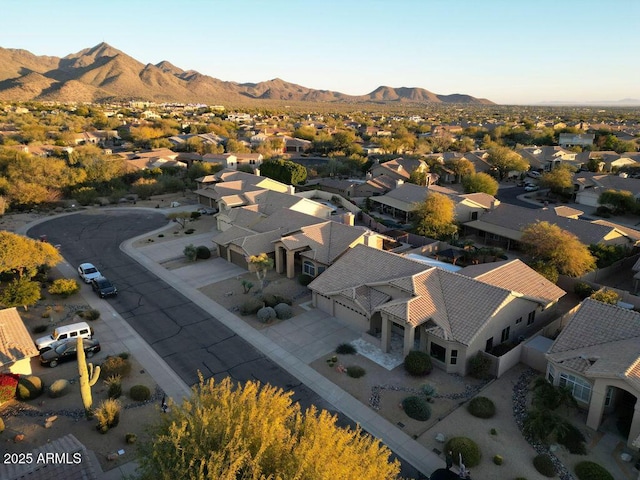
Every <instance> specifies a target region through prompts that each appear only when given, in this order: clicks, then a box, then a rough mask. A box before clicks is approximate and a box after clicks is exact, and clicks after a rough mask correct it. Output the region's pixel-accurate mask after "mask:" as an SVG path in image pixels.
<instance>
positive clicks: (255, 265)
mask: <svg viewBox="0 0 640 480" xmlns="http://www.w3.org/2000/svg"><path fill="white" fill-rule="evenodd" d="M247 263H248V264H249V268H251V270H253V271H254V272H255V273H256V277H258V281H259V282H260V290H262V289H263V288H264V279H265V278H266V277H267V272H268V271H269V270H271V269H272V268H273V259H272V258H271V257H269V256H268V255H267V254H266V253H261V254H259V255H251V256H250V257H249V259H248V261H247Z"/></svg>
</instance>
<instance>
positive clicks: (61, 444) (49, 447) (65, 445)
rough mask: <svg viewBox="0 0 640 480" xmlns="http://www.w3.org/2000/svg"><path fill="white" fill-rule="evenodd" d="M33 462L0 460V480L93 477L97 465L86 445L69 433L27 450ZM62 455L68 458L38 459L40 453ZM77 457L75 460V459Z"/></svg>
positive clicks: (88, 478) (95, 475) (81, 478)
mask: <svg viewBox="0 0 640 480" xmlns="http://www.w3.org/2000/svg"><path fill="white" fill-rule="evenodd" d="M30 453H31V454H32V458H33V459H34V460H33V462H27V463H23V464H20V463H18V462H13V463H11V462H9V463H4V462H3V463H0V478H2V479H3V480H27V479H28V480H51V479H64V480H95V479H97V478H98V475H97V466H96V465H94V463H93V460H92V457H91V456H90V455H89V454H88V452H87V449H86V447H85V446H84V445H83V444H82V443H80V442H79V441H78V439H77V438H76V437H74V436H73V435H72V434H68V435H65V436H64V437H61V438H58V439H56V440H53V441H52V442H49V443H46V444H44V445H42V446H41V447H38V448H36V449H34V450H31V452H30ZM51 453H53V454H58V455H60V454H66V456H67V457H68V461H58V462H44V461H41V462H38V461H37V460H38V458H39V457H40V455H43V456H44V455H47V454H51ZM78 457H79V461H76V460H78Z"/></svg>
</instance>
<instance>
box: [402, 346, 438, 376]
mask: <svg viewBox="0 0 640 480" xmlns="http://www.w3.org/2000/svg"><path fill="white" fill-rule="evenodd" d="M404 369H405V370H406V371H407V373H409V375H413V376H416V377H419V376H422V375H428V374H430V373H431V370H432V369H433V366H432V364H431V358H430V357H429V355H428V354H427V353H426V352H421V351H419V350H412V351H410V352H409V354H408V355H407V356H406V357H404Z"/></svg>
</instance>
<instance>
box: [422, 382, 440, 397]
mask: <svg viewBox="0 0 640 480" xmlns="http://www.w3.org/2000/svg"><path fill="white" fill-rule="evenodd" d="M420 389H421V390H422V393H423V394H424V395H425V396H426V397H433V396H435V394H436V393H437V389H436V387H434V386H433V385H431V384H430V383H425V384H424V385H422V387H420Z"/></svg>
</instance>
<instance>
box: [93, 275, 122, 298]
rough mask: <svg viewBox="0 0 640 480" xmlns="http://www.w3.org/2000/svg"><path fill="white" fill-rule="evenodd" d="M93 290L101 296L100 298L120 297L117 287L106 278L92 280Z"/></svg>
mask: <svg viewBox="0 0 640 480" xmlns="http://www.w3.org/2000/svg"><path fill="white" fill-rule="evenodd" d="M91 288H93V291H94V292H96V293H97V294H98V295H100V298H105V297H115V296H116V295H118V289H117V288H116V286H115V285H114V284H113V283H111V282H110V281H109V280H107V279H106V278H105V277H98V278H94V279H93V280H91Z"/></svg>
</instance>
